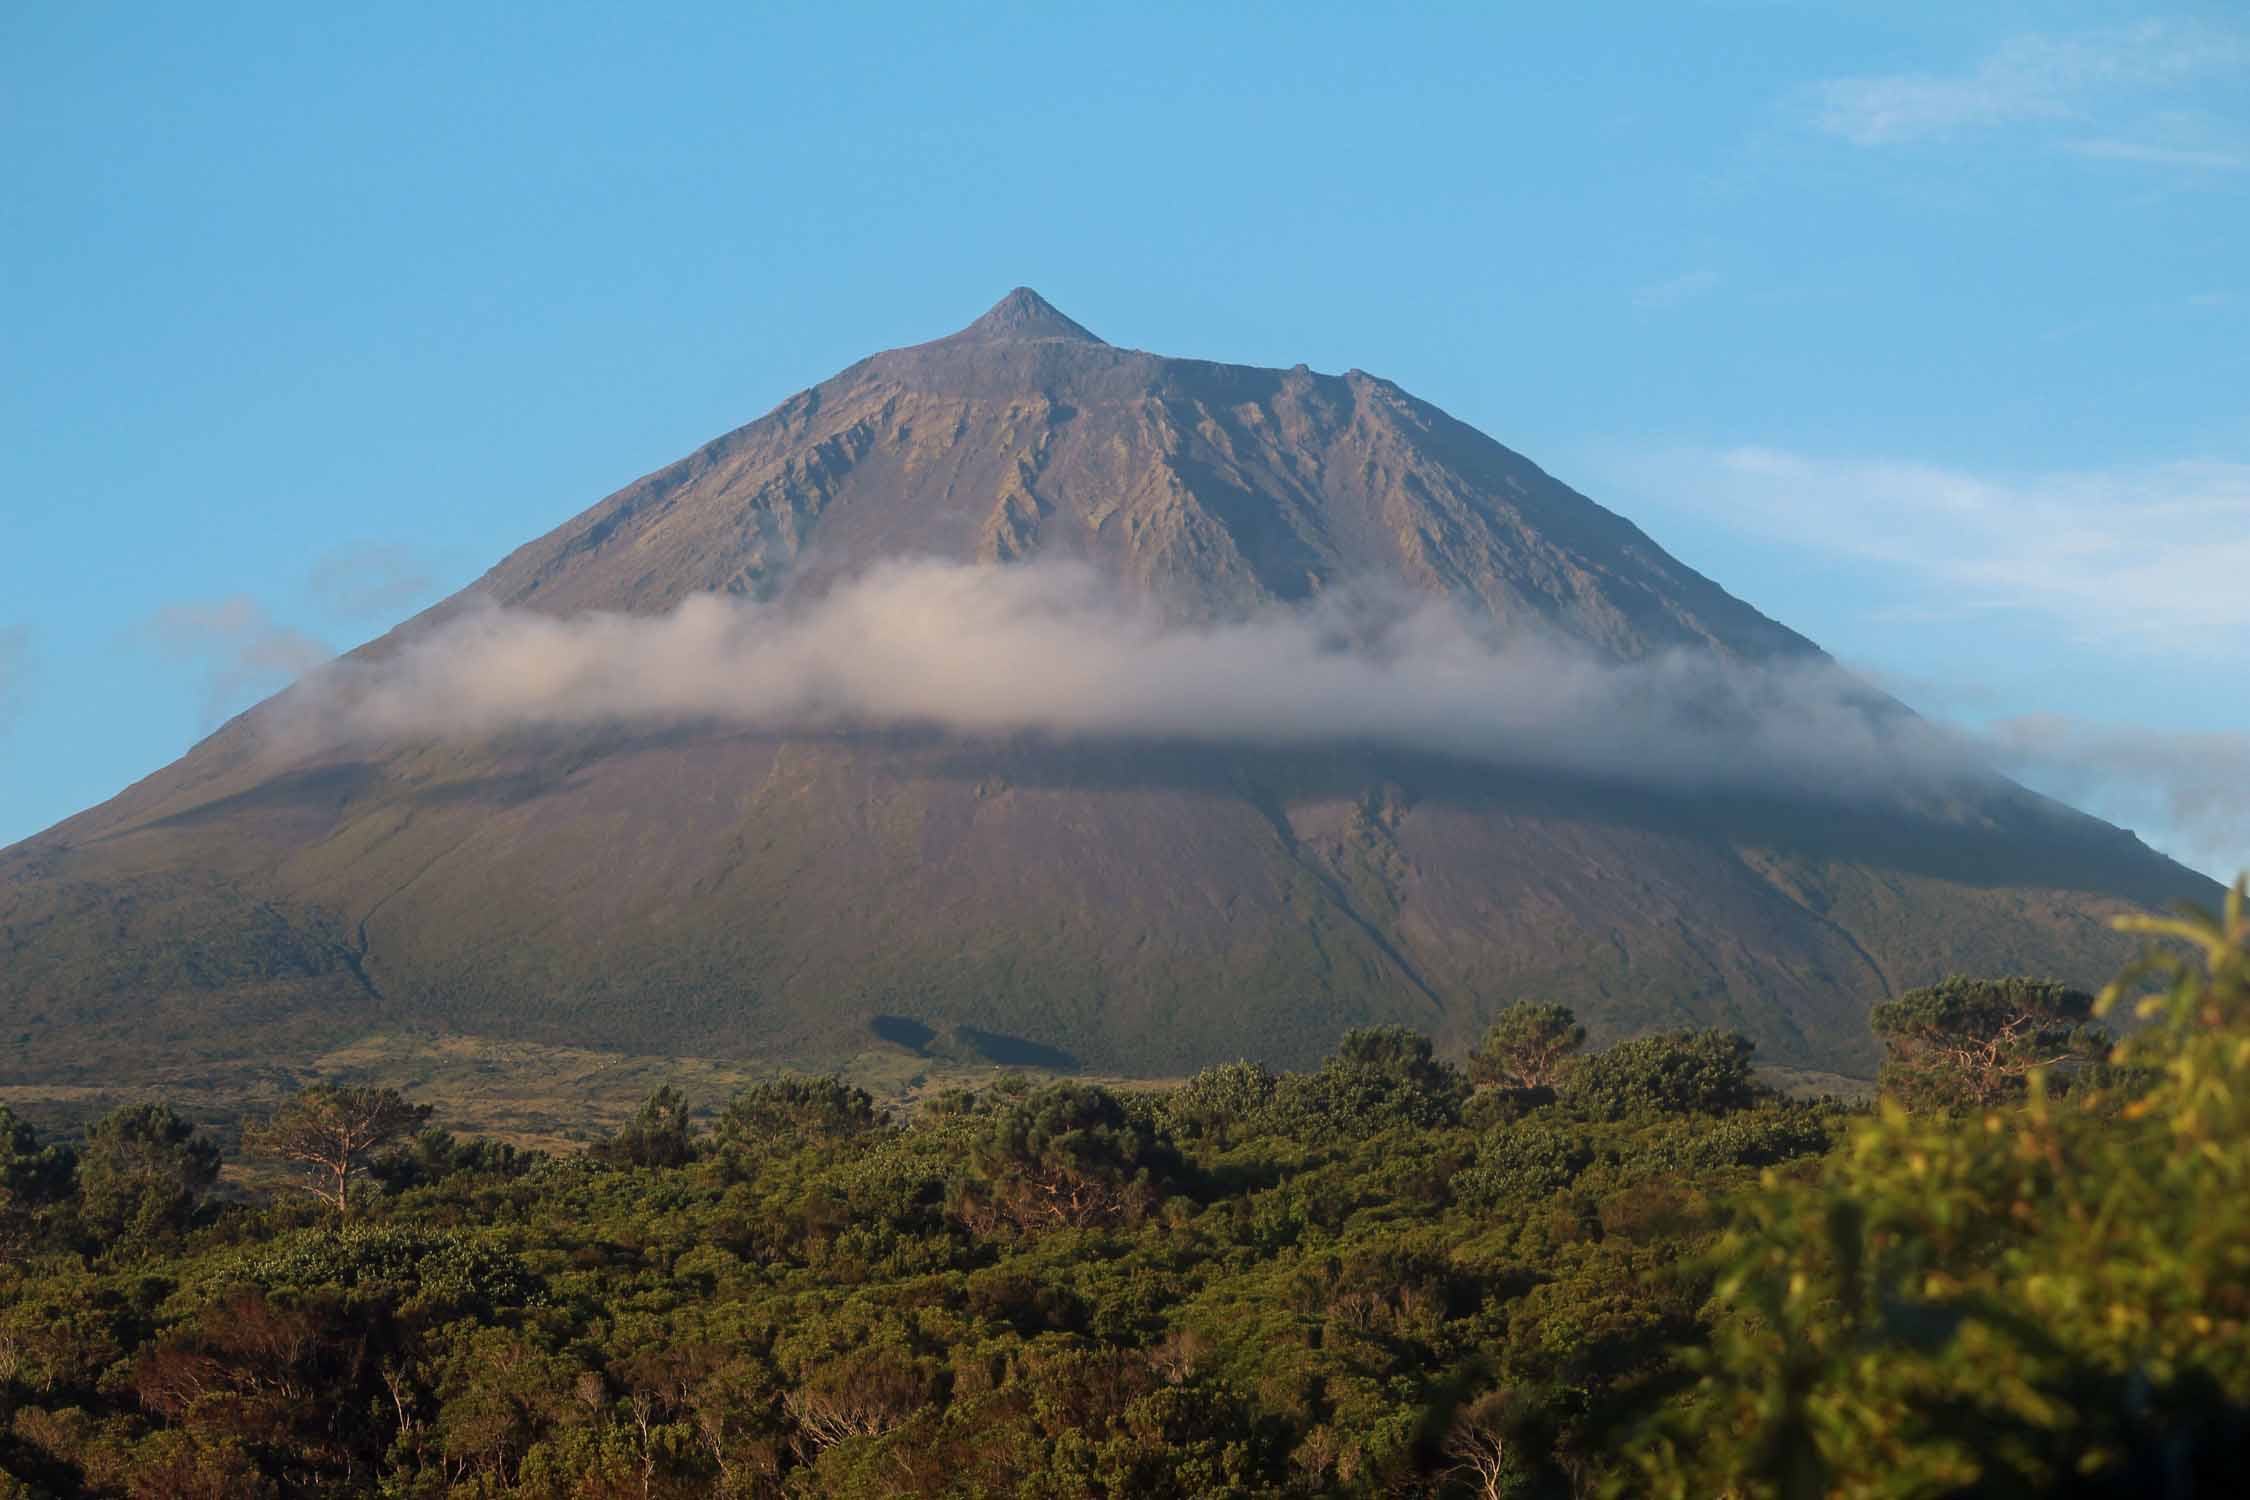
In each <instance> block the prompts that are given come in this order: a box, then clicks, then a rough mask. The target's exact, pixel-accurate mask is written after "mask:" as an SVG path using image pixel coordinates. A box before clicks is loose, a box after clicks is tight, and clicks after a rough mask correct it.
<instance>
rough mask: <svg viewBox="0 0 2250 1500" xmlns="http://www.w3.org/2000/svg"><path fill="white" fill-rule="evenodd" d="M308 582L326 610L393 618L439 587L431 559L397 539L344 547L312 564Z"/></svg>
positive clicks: (341, 614) (359, 616) (346, 615)
mask: <svg viewBox="0 0 2250 1500" xmlns="http://www.w3.org/2000/svg"><path fill="white" fill-rule="evenodd" d="M305 582H306V586H307V587H308V588H309V589H310V590H311V592H312V594H313V597H314V598H315V599H317V600H318V601H319V602H320V604H321V606H322V607H323V609H325V610H326V611H327V612H328V613H329V614H332V615H335V616H337V617H338V618H341V619H348V620H371V619H380V620H386V621H387V620H394V619H396V618H397V617H398V616H399V615H401V614H403V613H405V612H406V611H408V610H410V609H412V608H414V607H415V606H416V605H420V604H427V603H428V602H429V601H430V598H431V596H432V595H433V594H434V593H435V592H436V590H437V578H436V570H435V569H434V568H433V567H432V566H431V564H430V560H429V559H428V558H426V557H424V556H423V555H422V553H421V552H420V551H418V550H417V549H415V548H413V547H408V546H404V545H401V544H400V543H397V542H358V543H354V544H351V545H348V546H344V547H339V548H337V549H336V550H334V551H332V552H329V553H328V554H326V555H325V556H323V557H321V558H320V559H319V560H318V561H317V562H315V563H314V564H313V565H312V569H311V571H310V572H309V573H308V574H307V575H306V579H305Z"/></svg>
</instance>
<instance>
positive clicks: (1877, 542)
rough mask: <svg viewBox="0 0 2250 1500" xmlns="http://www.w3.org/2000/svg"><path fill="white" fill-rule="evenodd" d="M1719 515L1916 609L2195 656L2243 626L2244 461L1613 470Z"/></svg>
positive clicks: (2249, 617)
mask: <svg viewBox="0 0 2250 1500" xmlns="http://www.w3.org/2000/svg"><path fill="white" fill-rule="evenodd" d="M1629 467H1630V468H1631V469H1632V470H1633V472H1634V473H1635V475H1636V476H1637V477H1638V478H1639V479H1640V481H1641V482H1643V483H1645V484H1651V485H1653V484H1655V483H1658V482H1661V483H1662V484H1663V485H1664V486H1665V488H1666V489H1667V490H1668V492H1670V493H1672V494H1675V495H1678V496H1680V497H1682V499H1683V501H1684V502H1685V503H1687V504H1689V505H1692V506H1694V507H1695V508H1698V509H1701V510H1703V511H1705V512H1707V513H1710V514H1713V515H1714V516H1716V517H1718V518H1719V519H1721V520H1723V521H1725V522H1727V523H1728V524H1730V525H1734V526H1737V527H1741V528H1744V529H1747V530H1752V531H1755V532H1758V533H1761V534H1763V535H1766V536H1768V537H1772V538H1774V539H1777V540H1780V541H1784V542H1788V543H1792V544H1795V545H1799V546H1805V547H1811V548H1816V549H1818V550H1820V551H1824V552H1828V553H1831V554H1834V555H1837V556H1842V557H1851V558H1857V559H1861V560H1864V561H1869V562H1876V563H1881V564H1885V565H1887V566H1889V567H1891V568H1894V569H1896V570H1897V571H1898V572H1899V573H1900V574H1902V575H1903V576H1906V577H1908V578H1911V579H1914V580H1916V581H1917V582H1918V583H1919V585H1920V586H1921V590H1922V594H1923V598H1922V599H1921V600H1920V601H1918V607H1926V608H1928V609H1931V610H1934V611H1938V612H1961V611H1967V610H1979V609H1994V608H2005V609H2010V610H2015V611H2021V612H2030V613H2036V614H2040V615H2045V616H2049V617H2051V618H2053V619H2054V620H2055V621H2056V622H2057V623H2058V624H2059V625H2061V626H2062V627H2063V628H2064V629H2066V630H2068V631H2069V632H2071V633H2072V634H2073V635H2075V636H2077V637H2079V638H2082V639H2100V640H2104V641H2109V642H2112V643H2114V642H2119V641H2122V642H2126V643H2129V644H2138V645H2141V646H2149V647H2158V648H2163V649H2179V650H2191V651H2201V650H2210V649H2218V648H2221V647H2231V646H2232V645H2233V641H2232V640H2231V639H2230V636H2232V634H2233V633H2235V632H2239V631H2241V630H2243V629H2244V628H2246V627H2250V589H2246V588H2244V587H2243V586H2242V580H2243V579H2244V578H2250V464H2237V463H2220V462H2204V461H2181V462H2175V463H2164V464H2156V465H2150V466H2147V467H2144V468H2138V469H2114V470H2089V471H2078V472H2062V473H2054V474H2047V475H2039V476H2033V477H2030V478H2024V479H1995V478H1988V477H1985V476H1981V475H1976V474H1970V473H1967V472H1964V471H1961V470H1957V469H1947V468H1943V467H1940V466H1937V465H1932V464H1920V463H1911V462H1900V461H1893V460H1855V459H1829V458H1819V457H1814V456H1810V455H1806V454H1801V453H1793V452H1790V451H1788V450H1786V449H1780V448H1771V447H1761V446H1754V445H1752V446H1741V447H1734V448H1727V449H1718V450H1709V449H1705V450H1687V451H1682V452H1672V453H1667V454H1664V455H1661V456H1657V457H1652V458H1651V459H1649V460H1646V461H1642V462H1638V463H1635V464H1633V465H1631V466H1629Z"/></svg>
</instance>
